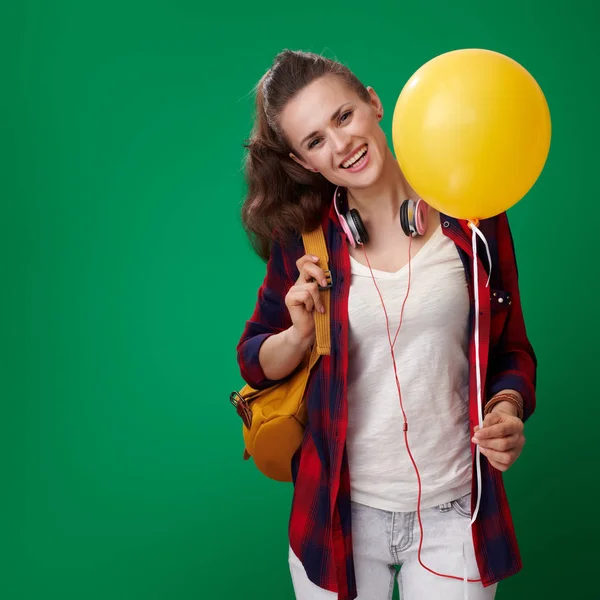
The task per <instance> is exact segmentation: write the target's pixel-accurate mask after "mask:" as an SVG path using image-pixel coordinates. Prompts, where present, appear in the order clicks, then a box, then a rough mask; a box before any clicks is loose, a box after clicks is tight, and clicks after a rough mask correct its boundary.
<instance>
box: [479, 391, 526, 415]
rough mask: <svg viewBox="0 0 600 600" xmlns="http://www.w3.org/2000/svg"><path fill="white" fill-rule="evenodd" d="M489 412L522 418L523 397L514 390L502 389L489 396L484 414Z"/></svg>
mask: <svg viewBox="0 0 600 600" xmlns="http://www.w3.org/2000/svg"><path fill="white" fill-rule="evenodd" d="M491 412H502V413H504V414H509V415H512V416H514V417H518V418H519V419H521V420H523V397H522V396H521V394H520V393H519V392H517V391H516V390H502V391H500V392H498V393H496V394H494V396H493V397H492V398H490V400H489V401H488V403H487V405H486V407H485V410H484V416H485V415H487V414H488V413H491Z"/></svg>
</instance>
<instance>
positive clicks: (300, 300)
mask: <svg viewBox="0 0 600 600" xmlns="http://www.w3.org/2000/svg"><path fill="white" fill-rule="evenodd" d="M287 300H288V306H290V307H291V306H304V307H305V309H306V310H307V312H311V311H312V310H313V308H314V305H315V301H314V298H313V297H312V294H311V293H310V292H309V291H308V290H290V292H289V293H288V296H287Z"/></svg>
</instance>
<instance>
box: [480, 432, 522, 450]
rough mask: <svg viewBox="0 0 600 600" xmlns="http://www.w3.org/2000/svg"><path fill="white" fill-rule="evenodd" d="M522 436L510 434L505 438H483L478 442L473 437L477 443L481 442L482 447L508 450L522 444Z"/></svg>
mask: <svg viewBox="0 0 600 600" xmlns="http://www.w3.org/2000/svg"><path fill="white" fill-rule="evenodd" d="M521 439H522V438H521V436H520V435H518V434H514V435H509V436H508V437H503V438H494V439H491V440H481V441H480V442H478V441H477V440H476V439H475V438H473V442H474V443H475V444H479V447H480V448H486V449H490V450H498V451H499V452H508V451H509V450H514V449H516V448H519V447H520V446H522V443H521Z"/></svg>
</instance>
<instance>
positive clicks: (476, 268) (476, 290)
mask: <svg viewBox="0 0 600 600" xmlns="http://www.w3.org/2000/svg"><path fill="white" fill-rule="evenodd" d="M469 227H470V228H471V231H472V232H473V235H472V238H471V244H472V248H473V288H474V294H475V378H476V382H477V418H478V420H479V428H480V429H481V427H482V426H483V399H482V394H481V357H480V351H479V264H478V261H477V237H479V238H480V239H481V241H482V242H483V244H484V246H485V249H486V252H487V257H488V265H489V273H488V280H487V283H486V287H489V285H490V278H491V276H492V257H491V254H490V247H489V245H488V242H487V240H486V239H485V236H484V235H483V233H481V231H480V230H479V229H478V228H477V225H475V223H473V222H472V221H469ZM475 467H476V477H477V504H476V505H475V511H474V513H473V517H472V518H471V521H470V522H469V525H468V526H467V531H468V532H470V531H471V527H472V526H473V523H475V520H476V519H477V515H478V514H479V505H480V503H481V452H480V450H479V445H477V447H476V448H475ZM463 564H464V585H463V590H464V598H465V600H469V591H468V589H469V588H468V581H467V580H468V574H467V557H466V554H465V544H464V542H463Z"/></svg>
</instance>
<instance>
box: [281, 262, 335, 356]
mask: <svg viewBox="0 0 600 600" xmlns="http://www.w3.org/2000/svg"><path fill="white" fill-rule="evenodd" d="M318 262H319V258H318V257H316V256H312V255H310V254H305V255H304V256H303V257H302V258H299V259H298V261H297V262H296V266H297V267H298V271H299V272H300V275H299V277H298V279H297V280H296V283H295V284H294V285H293V286H292V287H291V288H290V290H289V291H288V293H287V294H286V297H285V305H286V306H287V309H288V311H289V313H290V317H291V319H292V326H293V329H295V331H296V334H297V336H298V340H299V341H301V342H304V343H310V344H312V343H313V341H314V339H315V320H314V315H313V311H314V310H318V311H319V312H321V313H324V312H325V305H324V304H323V300H322V299H321V295H320V292H319V284H320V285H322V286H323V287H325V286H326V285H327V280H326V277H325V272H324V271H323V269H321V267H319V266H317V264H316V263H318Z"/></svg>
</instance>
